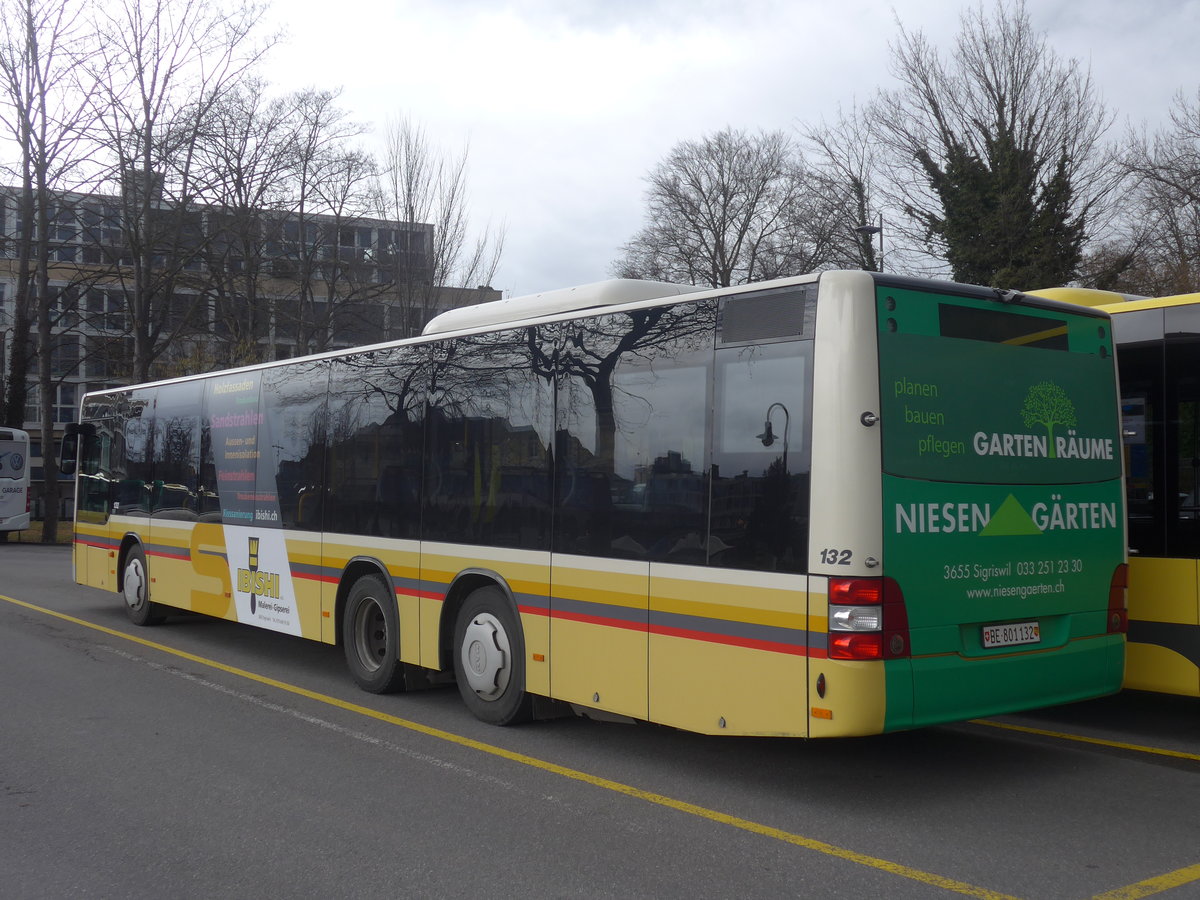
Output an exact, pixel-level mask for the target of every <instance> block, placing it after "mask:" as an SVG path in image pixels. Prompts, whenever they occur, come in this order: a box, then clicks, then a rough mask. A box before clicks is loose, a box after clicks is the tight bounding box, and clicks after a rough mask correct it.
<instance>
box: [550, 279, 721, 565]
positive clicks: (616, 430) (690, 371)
mask: <svg viewBox="0 0 1200 900" xmlns="http://www.w3.org/2000/svg"><path fill="white" fill-rule="evenodd" d="M715 323H716V305H715V303H712V302H709V303H702V304H694V303H685V304H681V305H679V306H672V307H659V308H655V309H644V310H634V311H630V312H623V313H616V314H611V315H603V316H598V317H596V318H593V319H586V320H583V321H579V322H568V323H562V324H561V325H554V326H550V327H549V328H548V329H547V334H548V335H550V336H551V337H552V340H553V345H554V348H555V351H556V352H557V370H558V373H559V379H558V392H559V400H558V410H559V411H558V421H557V423H556V424H557V446H558V455H557V459H558V472H559V477H558V484H557V491H558V495H557V496H558V499H557V505H558V518H557V520H556V521H557V525H556V534H555V546H556V548H557V549H561V550H563V551H564V552H576V553H590V554H600V555H606V556H614V555H615V556H634V557H638V558H645V557H647V556H651V557H654V558H662V559H668V558H670V559H673V560H677V561H681V562H682V561H688V562H694V561H696V560H695V556H696V555H697V554H699V555H703V552H704V551H703V541H704V539H705V531H706V529H705V526H704V518H705V517H706V515H707V511H706V510H707V488H706V485H705V480H706V478H707V473H706V471H705V469H706V464H705V460H704V455H705V454H704V449H703V445H704V440H705V435H706V433H707V425H706V413H705V410H704V407H705V405H706V404H705V402H704V401H705V400H706V396H707V395H706V392H707V389H708V387H707V386H708V381H709V374H708V373H709V369H710V367H711V364H712V342H713V334H714V328H715ZM543 356H546V354H543ZM542 364H543V365H546V364H547V363H546V362H545V361H543V363H542ZM697 396H698V397H699V398H700V403H699V404H697V403H696V402H695V400H696V397H697ZM668 416H670V417H673V418H674V420H673V421H672V423H671V427H670V429H669V430H667V429H664V428H662V427H661V423H662V422H663V421H664V420H665V418H666V417H668ZM693 448H694V449H693ZM685 457H686V458H687V459H686V464H685ZM697 466H698V467H699V471H696V470H695V467H697ZM685 548H686V549H687V550H688V551H690V552H689V553H688V554H687V559H684V558H682V557H681V556H680V554H681V553H682V552H683V550H684V549H685ZM673 553H674V555H672V554H673ZM701 561H702V560H701Z"/></svg>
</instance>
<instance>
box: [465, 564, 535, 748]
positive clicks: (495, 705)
mask: <svg viewBox="0 0 1200 900" xmlns="http://www.w3.org/2000/svg"><path fill="white" fill-rule="evenodd" d="M454 647H455V652H454V675H455V678H456V679H457V680H458V691H459V693H460V694H462V698H463V701H464V702H465V703H466V704H467V708H468V709H470V710H471V712H472V713H473V714H474V715H475V717H476V718H477V719H480V720H482V721H484V722H488V723H490V724H492V725H511V724H513V723H514V722H521V721H525V720H527V719H529V718H530V717H531V710H532V708H533V700H532V698H531V697H530V696H529V695H528V694H526V693H525V639H524V636H523V635H522V634H521V625H520V623H519V622H518V621H517V617H516V613H515V612H514V611H513V608H512V605H511V604H510V603H509V602H508V599H507V598H506V597H505V596H504V592H503V591H501V590H500V588H498V587H494V586H492V587H482V588H478V589H477V590H475V591H472V592H471V594H470V595H468V597H467V599H466V601H465V602H464V603H463V606H462V609H460V610H459V612H458V621H457V622H456V623H455V626H454Z"/></svg>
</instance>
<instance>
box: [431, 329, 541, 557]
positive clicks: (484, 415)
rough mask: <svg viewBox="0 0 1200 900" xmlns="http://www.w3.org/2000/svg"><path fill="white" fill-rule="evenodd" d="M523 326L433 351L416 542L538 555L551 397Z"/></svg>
mask: <svg viewBox="0 0 1200 900" xmlns="http://www.w3.org/2000/svg"><path fill="white" fill-rule="evenodd" d="M535 347H536V341H535V340H534V339H533V336H532V334H531V332H530V331H528V330H518V331H505V332H499V333H494V334H485V335H472V336H468V337H464V338H458V339H456V340H453V341H446V342H443V343H440V344H438V345H436V346H435V347H434V348H433V353H434V355H433V369H432V371H431V375H432V376H433V377H432V382H431V384H432V387H431V390H430V395H429V418H428V423H427V431H428V469H427V471H426V494H425V508H424V516H425V518H424V526H425V536H426V537H429V538H432V539H434V540H467V541H469V542H472V543H491V544H496V545H499V546H507V547H524V548H528V549H547V548H548V547H549V524H550V495H551V490H550V449H551V448H550V444H551V440H552V437H551V435H552V431H553V425H552V419H553V393H552V382H551V380H550V378H549V375H548V372H547V371H545V370H544V369H539V368H538V367H537V366H535V365H534V359H535V357H534V355H533V353H532V352H531V350H532V349H533V348H535Z"/></svg>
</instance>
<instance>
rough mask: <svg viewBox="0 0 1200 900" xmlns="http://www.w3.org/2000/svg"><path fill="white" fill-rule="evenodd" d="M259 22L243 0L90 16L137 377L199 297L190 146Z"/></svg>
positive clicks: (156, 3)
mask: <svg viewBox="0 0 1200 900" xmlns="http://www.w3.org/2000/svg"><path fill="white" fill-rule="evenodd" d="M261 14H262V7H260V6H258V5H256V4H253V3H250V4H246V5H244V6H240V5H239V6H237V7H231V8H229V9H226V8H223V7H222V6H220V5H218V4H217V3H216V2H210V0H122V2H120V3H119V4H117V5H110V6H106V7H103V8H101V9H100V10H99V11H98V13H97V20H96V23H95V28H96V30H97V34H98V37H99V41H100V47H101V52H100V55H99V59H100V62H101V65H99V66H98V67H97V68H96V70H95V74H96V79H97V83H98V85H99V90H98V102H97V103H96V106H95V112H96V122H97V126H98V128H99V131H100V134H99V137H100V139H101V140H102V142H103V145H104V149H105V151H106V153H107V154H108V156H109V159H110V168H109V179H108V180H109V182H110V183H113V184H115V185H116V186H117V187H118V190H119V193H120V195H121V198H122V203H123V210H122V212H123V215H122V222H121V226H122V228H123V230H124V236H123V237H124V244H125V249H126V250H127V251H128V256H127V257H126V258H125V259H124V260H121V262H122V263H123V264H121V265H119V266H118V267H117V268H116V269H115V270H114V277H117V278H119V279H121V280H122V282H123V283H124V287H125V292H126V296H127V298H128V302H129V313H130V316H129V319H130V324H131V328H132V331H133V356H134V366H133V368H134V377H135V378H137V379H139V380H144V379H147V378H148V377H149V374H150V366H151V364H152V363H153V362H154V360H155V359H156V358H157V357H158V356H159V354H161V353H162V352H163V350H164V348H165V347H166V346H168V345H169V344H170V343H171V341H172V340H173V339H174V338H176V337H177V336H178V335H179V334H180V333H182V332H183V331H184V330H186V329H187V328H188V327H190V326H191V325H192V323H191V318H192V313H193V312H194V306H195V304H196V302H197V299H198V294H197V293H196V292H195V286H193V285H188V270H189V268H191V267H194V266H195V265H196V264H197V263H198V260H199V258H200V253H201V250H202V243H203V235H204V229H203V222H202V220H201V215H200V212H199V210H198V209H197V207H196V201H197V199H198V198H199V197H200V196H201V195H202V193H203V188H204V185H202V184H199V183H197V175H198V171H197V169H196V167H195V163H196V155H195V154H196V147H197V140H198V137H199V135H200V133H201V131H202V129H203V128H204V127H205V124H206V123H207V122H209V121H210V118H211V117H210V113H211V111H212V109H213V108H214V107H215V106H216V104H218V103H219V102H221V101H222V99H223V98H224V97H226V96H227V95H228V94H229V92H230V91H231V90H233V88H234V87H235V85H237V84H238V83H239V80H240V79H242V78H243V76H244V75H245V73H246V72H247V70H248V69H249V68H250V67H251V66H252V65H253V64H254V63H255V62H256V61H257V60H258V59H259V57H260V56H261V54H262V53H263V51H264V49H265V44H258V43H255V40H254V34H255V30H256V28H257V25H258V22H259V19H260V17H261ZM268 43H269V42H268ZM189 287H190V288H191V290H190V291H189V290H185V288H189Z"/></svg>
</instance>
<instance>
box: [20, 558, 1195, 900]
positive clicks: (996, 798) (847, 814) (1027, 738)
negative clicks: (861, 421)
mask: <svg viewBox="0 0 1200 900" xmlns="http://www.w3.org/2000/svg"><path fill="white" fill-rule="evenodd" d="M0 597H2V598H3V599H0V837H2V840H0V872H3V876H2V879H3V880H2V881H0V885H2V887H0V895H2V896H5V897H14V898H41V897H47V898H50V897H53V898H60V897H131V898H136V897H156V898H157V897H177V898H184V897H197V898H199V897H204V898H213V897H289V898H291V897H355V898H368V897H385V896H386V897H471V898H480V897H488V898H503V897H535V898H540V897H623V898H627V897H680V898H684V897H686V898H702V897H714V898H717V897H720V898H724V897H737V898H755V897H792V896H814V897H856V898H857V897H902V898H907V897H949V896H955V895H966V896H975V897H999V896H1015V897H1023V898H1083V897H1093V896H1105V895H1106V894H1107V895H1108V897H1110V898H1113V900H1115V898H1117V897H1121V898H1132V897H1142V896H1163V897H1169V898H1174V897H1196V896H1200V701H1197V700H1186V699H1182V698H1162V697H1153V696H1150V695H1137V694H1125V695H1121V696H1119V697H1116V698H1109V699H1105V700H1101V701H1094V702H1091V703H1085V704H1076V705H1074V706H1071V707H1064V708H1059V709H1054V710H1047V711H1042V712H1039V713H1036V714H1030V715H1026V716H1013V717H1006V718H1004V719H1003V720H999V721H997V722H994V723H991V724H980V723H964V724H962V725H955V726H950V727H943V728H934V729H927V730H924V731H919V732H912V733H906V734H897V735H888V736H882V737H878V738H869V739H856V740H846V741H833V742H819V741H816V742H801V741H783V740H770V739H743V738H712V737H702V736H696V735H690V734H684V733H680V732H676V731H672V730H670V729H666V728H659V727H654V726H648V725H618V724H612V723H599V722H591V721H588V720H585V719H558V720H553V721H548V722H539V723H533V724H530V725H523V726H518V727H515V728H507V729H500V728H494V727H490V726H487V725H484V724H482V723H479V722H477V721H476V720H475V719H473V718H472V717H471V716H470V715H469V714H468V713H467V711H466V710H465V708H464V707H463V706H462V705H461V703H460V701H459V698H458V694H457V692H456V691H455V689H454V688H453V687H448V688H441V689H435V690H431V691H423V692H419V693H413V694H407V695H405V694H398V695H391V696H384V697H378V696H374V695H370V694H365V693H362V692H360V691H358V690H357V689H356V688H355V687H354V685H353V683H352V682H351V681H350V679H349V676H348V675H347V674H346V672H345V671H344V668H343V662H342V656H341V651H340V650H339V649H338V648H335V647H328V646H324V645H320V644H315V643H310V642H306V641H303V640H300V639H297V638H292V637H288V636H285V635H280V634H275V633H270V632H263V631H258V630H256V629H252V628H249V627H245V626H238V625H233V624H229V623H225V622H218V621H212V620H207V619H203V618H199V617H176V618H172V619H171V620H170V621H169V622H168V623H167V624H166V625H164V626H160V627H157V628H136V627H134V626H132V625H130V624H129V623H128V622H127V620H126V619H125V616H124V613H123V611H122V608H121V602H120V600H119V598H118V597H117V596H116V595H115V594H106V593H102V592H99V591H96V590H93V589H88V588H81V587H78V586H76V585H75V584H73V583H72V581H71V572H70V556H69V552H68V551H67V550H66V549H65V548H54V547H40V546H30V545H15V544H0ZM56 614H57V615H56ZM64 617H65V618H64ZM1017 729H1022V730H1017Z"/></svg>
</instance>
